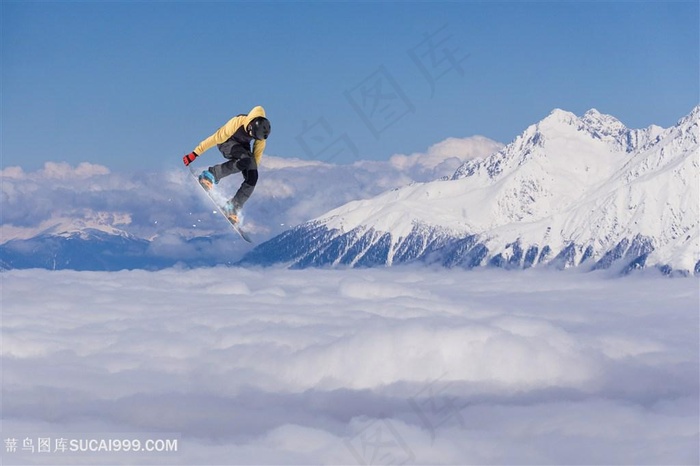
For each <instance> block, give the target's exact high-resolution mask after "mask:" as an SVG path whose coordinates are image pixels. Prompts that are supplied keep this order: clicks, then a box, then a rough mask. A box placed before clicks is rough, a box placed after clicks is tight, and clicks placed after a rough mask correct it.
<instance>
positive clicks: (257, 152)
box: [194, 105, 265, 165]
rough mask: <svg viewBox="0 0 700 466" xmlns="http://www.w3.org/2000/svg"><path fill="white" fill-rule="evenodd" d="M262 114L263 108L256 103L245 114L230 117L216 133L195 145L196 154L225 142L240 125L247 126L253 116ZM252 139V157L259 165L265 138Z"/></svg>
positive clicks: (263, 113) (262, 115)
mask: <svg viewBox="0 0 700 466" xmlns="http://www.w3.org/2000/svg"><path fill="white" fill-rule="evenodd" d="M264 116H265V109H264V108H262V107H261V106H259V105H258V106H257V107H253V109H252V110H251V111H250V112H248V114H247V115H238V116H235V117H233V118H231V119H230V120H229V121H228V122H226V124H225V125H224V126H222V127H221V128H219V129H218V130H217V131H216V133H214V134H212V135H211V136H209V137H208V138H206V139H205V140H204V141H202V142H200V143H199V145H198V146H197V147H195V149H194V152H195V153H196V154H197V155H202V154H203V153H204V152H205V151H207V150H209V149H211V148H212V147H214V146H215V145H217V144H222V143H224V142H226V141H227V140H228V139H229V138H230V137H231V136H233V134H234V133H235V132H236V131H238V130H239V129H240V128H241V127H243V128H247V127H248V124H249V123H250V122H251V121H253V119H254V118H257V117H264ZM254 141H255V142H253V157H255V163H256V164H258V165H260V159H261V158H262V154H263V150H265V140H264V139H262V140H257V139H255V140H254Z"/></svg>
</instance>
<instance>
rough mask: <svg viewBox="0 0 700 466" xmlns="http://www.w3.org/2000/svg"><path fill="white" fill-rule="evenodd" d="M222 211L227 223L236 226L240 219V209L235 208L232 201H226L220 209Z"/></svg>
mask: <svg viewBox="0 0 700 466" xmlns="http://www.w3.org/2000/svg"><path fill="white" fill-rule="evenodd" d="M221 210H223V212H224V215H226V218H227V219H228V221H229V222H231V223H232V224H234V225H237V224H238V222H239V220H240V217H239V214H238V213H239V211H240V208H239V207H237V206H236V205H235V204H234V203H233V201H228V202H227V203H226V204H224V206H223V207H222V208H221Z"/></svg>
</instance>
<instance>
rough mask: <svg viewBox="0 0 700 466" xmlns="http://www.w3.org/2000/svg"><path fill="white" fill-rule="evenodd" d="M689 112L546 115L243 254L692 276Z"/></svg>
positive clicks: (694, 237)
mask: <svg viewBox="0 0 700 466" xmlns="http://www.w3.org/2000/svg"><path fill="white" fill-rule="evenodd" d="M699 114H700V107H696V108H695V109H694V110H693V111H692V112H691V114H689V115H688V116H686V117H685V118H683V119H681V120H680V121H679V122H678V123H677V125H675V126H674V127H671V128H668V129H662V128H660V127H657V126H651V127H649V128H646V129H641V130H630V129H628V128H626V127H625V126H624V125H623V124H622V123H621V122H620V121H618V120H617V119H615V118H614V117H612V116H609V115H603V114H601V113H599V112H598V111H596V110H590V111H588V112H586V114H585V115H583V116H581V117H577V116H576V115H574V114H572V113H569V112H565V111H562V110H555V111H553V112H552V113H551V114H550V115H549V116H548V117H546V118H545V119H544V120H542V121H541V122H539V123H537V124H535V125H532V126H530V127H529V128H528V129H527V130H525V132H523V134H521V135H520V136H519V137H518V138H516V139H515V141H513V142H512V143H511V144H509V145H508V146H506V147H505V148H503V149H502V150H501V151H499V152H497V153H495V154H493V155H492V156H490V157H487V158H485V159H477V160H471V161H468V162H466V163H465V164H463V165H462V166H461V167H460V168H459V169H458V170H457V172H456V173H455V174H454V176H453V177H452V179H451V180H449V181H435V182H430V183H418V184H414V185H411V186H408V187H405V188H402V189H397V190H393V191H389V192H386V193H383V194H381V195H379V196H377V197H375V198H373V199H368V200H361V201H355V202H351V203H348V204H346V205H344V206H341V207H340V208H337V209H334V210H332V211H330V212H328V213H327V214H325V215H323V216H321V217H319V218H317V219H316V220H314V221H312V222H309V223H307V224H304V225H301V226H299V227H297V228H296V229H293V230H290V231H288V232H285V233H284V234H282V235H280V236H278V237H276V238H274V239H273V240H271V241H270V242H268V243H266V244H263V245H261V246H260V247H258V248H256V250H254V251H252V252H251V253H250V254H249V255H248V256H247V257H246V258H245V260H244V262H246V263H262V264H268V263H274V262H288V263H290V264H292V265H293V266H295V267H304V266H311V265H312V266H328V265H339V264H342V265H351V266H373V265H391V264H394V263H402V262H409V261H413V260H417V259H421V260H428V261H430V262H440V263H443V264H445V265H462V266H467V267H473V266H478V265H484V264H492V265H497V266H505V267H516V268H517V267H530V266H533V265H537V264H540V263H542V264H544V263H552V264H554V265H556V266H558V267H571V266H578V265H581V264H582V263H584V262H585V263H586V265H587V266H589V267H594V268H608V267H611V266H613V265H615V266H616V267H621V268H623V269H630V268H636V267H643V266H651V265H653V266H658V267H662V268H663V269H664V270H666V271H668V270H671V269H673V270H682V271H690V272H692V271H694V270H695V269H696V267H697V266H696V264H697V263H698V260H699V259H700V257H699V253H698V239H699V238H698V218H699V213H698V198H699V193H698V168H699V167H698V117H699Z"/></svg>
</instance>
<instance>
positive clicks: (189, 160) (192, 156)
mask: <svg viewBox="0 0 700 466" xmlns="http://www.w3.org/2000/svg"><path fill="white" fill-rule="evenodd" d="M197 157H199V155H197V153H196V152H190V153H189V154H187V155H186V156H184V157H183V158H182V163H184V164H185V166H188V165H189V164H191V163H192V162H194V159H196V158H197Z"/></svg>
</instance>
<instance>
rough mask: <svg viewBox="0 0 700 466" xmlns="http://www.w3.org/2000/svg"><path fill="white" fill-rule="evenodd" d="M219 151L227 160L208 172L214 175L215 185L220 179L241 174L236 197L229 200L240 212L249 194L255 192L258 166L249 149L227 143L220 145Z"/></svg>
mask: <svg viewBox="0 0 700 466" xmlns="http://www.w3.org/2000/svg"><path fill="white" fill-rule="evenodd" d="M219 150H220V151H221V153H222V154H223V156H224V157H225V158H227V159H228V160H227V161H226V162H224V163H221V164H219V165H214V166H213V167H209V171H210V172H212V173H213V174H214V178H216V181H217V183H218V182H219V180H221V179H222V178H225V177H227V176H229V175H233V174H234V173H239V172H240V173H242V174H243V183H242V184H241V187H240V188H238V191H237V192H236V195H235V196H233V198H232V199H231V201H232V202H233V205H234V207H235V208H236V209H237V210H240V209H241V208H242V207H243V204H245V203H246V201H247V200H248V198H250V196H251V194H253V190H255V185H256V184H257V182H258V164H257V163H256V162H255V158H254V157H253V153H252V152H251V151H250V149H249V148H247V147H245V146H243V145H241V144H237V143H235V142H234V141H227V143H224V144H221V145H220V146H219Z"/></svg>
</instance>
